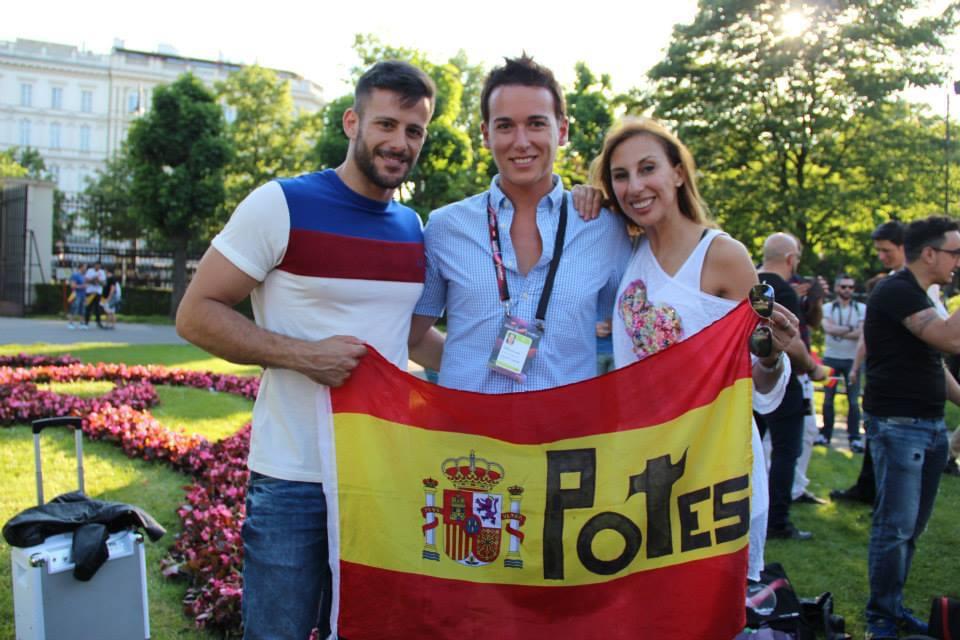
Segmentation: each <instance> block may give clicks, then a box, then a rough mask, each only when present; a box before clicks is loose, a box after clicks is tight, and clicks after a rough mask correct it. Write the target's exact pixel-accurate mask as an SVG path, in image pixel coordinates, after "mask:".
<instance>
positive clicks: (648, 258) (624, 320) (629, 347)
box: [613, 229, 737, 368]
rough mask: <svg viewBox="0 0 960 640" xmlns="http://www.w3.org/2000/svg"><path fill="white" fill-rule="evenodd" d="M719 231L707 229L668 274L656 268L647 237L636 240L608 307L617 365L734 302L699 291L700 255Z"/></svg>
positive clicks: (695, 327) (690, 331)
mask: <svg viewBox="0 0 960 640" xmlns="http://www.w3.org/2000/svg"><path fill="white" fill-rule="evenodd" d="M721 234H723V232H722V231H720V230H719V229H708V230H707V231H706V233H705V234H704V236H703V237H702V238H701V239H700V242H699V243H697V246H696V247H695V248H694V250H693V252H692V253H691V254H690V255H689V256H688V257H687V259H686V261H685V262H684V263H683V266H681V267H680V270H679V271H677V273H676V274H675V275H673V276H669V275H667V273H666V272H665V271H664V270H663V269H662V268H661V267H660V263H659V262H657V259H656V257H655V256H654V255H653V251H651V249H650V242H649V240H648V239H647V238H641V239H640V244H639V245H638V246H637V248H636V250H635V251H634V253H633V255H632V256H631V258H630V263H629V264H628V265H627V270H626V273H625V274H624V276H623V279H622V280H621V281H620V287H619V289H618V290H617V303H616V307H615V308H614V310H613V359H614V363H615V364H616V366H617V367H618V368H619V367H625V366H627V365H628V364H631V363H633V362H636V361H637V360H642V359H644V358H646V357H647V356H650V355H653V354H654V353H657V352H658V351H661V350H662V349H665V348H666V347H669V346H670V345H672V344H676V343H677V342H680V341H681V340H684V339H686V338H689V337H690V336H692V335H694V334H695V333H697V332H699V331H701V330H703V329H704V328H705V327H707V326H709V325H710V324H713V323H714V322H715V321H716V320H719V319H720V318H722V317H723V316H725V315H726V314H727V313H729V312H730V310H731V309H733V308H734V307H735V306H737V302H736V301H735V300H727V299H726V298H718V297H717V296H712V295H710V294H708V293H704V292H703V291H701V290H700V276H701V273H702V271H703V262H704V259H705V258H706V256H707V251H708V250H709V248H710V244H711V243H712V242H713V240H714V238H716V237H717V236H719V235H721ZM724 235H725V234H724Z"/></svg>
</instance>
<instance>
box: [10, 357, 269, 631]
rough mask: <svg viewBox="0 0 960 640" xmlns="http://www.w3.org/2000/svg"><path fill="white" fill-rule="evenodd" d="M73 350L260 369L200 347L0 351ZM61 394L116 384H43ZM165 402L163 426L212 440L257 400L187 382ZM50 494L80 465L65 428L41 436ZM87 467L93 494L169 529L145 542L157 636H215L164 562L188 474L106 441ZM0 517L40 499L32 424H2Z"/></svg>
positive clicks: (249, 371)
mask: <svg viewBox="0 0 960 640" xmlns="http://www.w3.org/2000/svg"><path fill="white" fill-rule="evenodd" d="M21 352H27V353H47V354H51V355H56V354H60V353H70V354H73V355H75V356H76V357H78V358H80V359H81V360H83V361H84V362H100V361H108V362H124V363H127V364H150V363H157V364H167V365H170V366H177V367H184V368H191V369H200V370H214V371H219V372H224V373H236V374H238V375H255V374H256V373H257V371H258V370H257V369H256V368H254V367H238V366H236V365H232V364H230V363H227V362H224V361H222V360H219V359H216V358H211V357H210V356H209V355H207V354H206V353H204V352H202V351H200V350H199V349H196V348H194V347H187V346H179V345H174V346H167V345H163V346H144V347H141V346H136V347H118V346H116V345H106V344H104V345H67V346H64V345H49V346H43V345H40V346H37V345H31V346H29V347H26V346H23V345H4V346H3V347H0V354H4V355H9V354H14V353H21ZM41 386H42V387H43V388H47V389H51V390H53V391H56V392H59V393H72V394H76V395H83V396H96V395H101V394H103V393H105V392H107V391H109V390H110V389H111V388H112V386H113V385H112V383H110V382H74V383H52V384H48V385H41ZM157 393H158V395H159V396H160V404H159V405H158V406H156V407H154V408H153V409H152V410H151V413H153V415H154V416H155V417H156V418H157V419H158V420H160V421H161V422H162V423H163V424H164V425H165V426H167V427H170V428H182V429H183V430H185V431H188V432H191V433H200V434H202V435H204V436H205V437H207V438H209V439H211V440H219V439H220V438H223V437H225V436H228V435H231V434H233V433H235V432H236V431H237V429H239V428H240V427H242V426H243V425H244V424H245V423H246V422H248V421H249V420H250V411H251V409H252V406H253V405H252V402H251V401H249V400H246V399H244V398H240V397H238V396H234V395H230V394H224V393H211V392H209V391H203V390H199V389H189V388H183V387H163V386H161V387H157ZM42 454H43V464H44V467H43V468H44V481H45V482H44V494H45V497H46V498H47V499H49V498H51V497H52V496H55V495H58V494H60V493H64V492H66V491H72V490H74V489H75V488H76V462H75V459H74V455H73V437H72V435H71V434H70V433H69V432H68V431H67V430H65V429H64V430H62V431H58V430H48V431H45V432H44V434H43V438H42ZM84 467H85V480H86V489H87V493H88V494H90V495H91V496H93V497H95V498H99V499H103V500H115V501H119V502H127V503H130V504H135V505H137V506H140V507H143V508H144V509H145V510H146V511H147V512H148V513H150V514H151V515H152V516H153V517H155V518H156V519H157V520H158V521H159V522H160V523H161V524H162V525H163V526H164V527H165V528H166V529H167V535H166V536H164V537H163V538H162V539H161V540H160V541H158V542H157V543H150V542H147V543H146V553H147V591H148V594H149V602H150V626H151V630H152V637H153V638H155V639H157V640H164V639H167V638H214V637H217V636H216V635H214V634H210V633H206V632H202V631H198V630H196V629H195V628H194V626H193V621H192V620H189V619H188V618H186V617H185V616H184V615H183V613H182V607H181V604H180V602H181V600H182V599H183V596H184V593H185V591H186V584H185V583H183V582H172V581H170V580H166V579H164V578H163V577H162V576H161V575H160V560H161V558H163V556H164V555H166V552H167V549H168V548H169V546H170V545H171V544H173V540H174V536H175V535H176V534H177V532H178V531H179V530H180V521H179V519H178V518H177V515H176V509H177V507H178V506H180V504H182V503H183V496H184V492H183V487H184V486H185V485H187V484H188V483H189V482H190V479H189V477H188V476H186V475H184V474H182V473H178V472H175V471H172V470H171V469H169V468H168V467H166V466H164V465H162V464H158V463H156V462H145V461H142V460H131V459H130V458H128V457H127V456H126V455H124V454H123V453H122V452H121V451H120V449H119V447H117V446H115V445H113V444H109V443H103V442H90V441H86V442H85V443H84ZM0 468H2V472H0V480H2V483H3V487H4V489H3V491H2V492H0V522H6V521H7V520H9V519H10V518H11V517H13V516H14V515H15V514H17V513H19V512H20V511H22V510H23V509H26V508H28V507H30V506H33V505H34V504H35V500H36V485H35V479H34V463H33V436H32V434H31V432H30V429H29V427H27V426H26V425H22V426H14V427H12V428H0ZM0 556H2V557H3V560H2V561H0V638H3V639H6V638H13V637H14V625H13V594H12V590H11V588H12V587H11V579H12V578H11V573H10V561H9V557H10V548H9V546H8V545H7V544H6V543H5V542H3V541H2V540H0Z"/></svg>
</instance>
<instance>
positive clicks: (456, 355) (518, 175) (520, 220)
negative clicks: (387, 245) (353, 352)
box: [411, 55, 630, 393]
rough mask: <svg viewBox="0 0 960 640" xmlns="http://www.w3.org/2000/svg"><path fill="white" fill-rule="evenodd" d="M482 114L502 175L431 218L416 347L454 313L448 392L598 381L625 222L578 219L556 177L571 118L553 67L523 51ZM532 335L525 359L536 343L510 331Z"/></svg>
mask: <svg viewBox="0 0 960 640" xmlns="http://www.w3.org/2000/svg"><path fill="white" fill-rule="evenodd" d="M481 115H482V116H483V122H482V124H481V130H482V133H483V141H484V145H485V146H486V147H487V148H488V149H490V151H491V153H492V155H493V159H494V162H495V163H496V165H497V169H498V171H499V174H498V175H497V176H496V177H495V178H494V179H493V180H492V182H491V184H490V189H489V190H488V191H485V192H483V193H480V194H477V195H475V196H472V197H469V198H466V199H464V200H461V201H460V202H456V203H453V204H451V205H447V206H446V207H442V208H440V209H437V210H436V211H434V212H432V213H431V215H430V219H429V221H428V223H427V226H426V229H425V231H424V243H425V247H426V258H427V277H426V283H425V287H424V291H423V295H422V297H421V298H420V301H419V303H418V304H417V306H416V309H415V311H414V313H415V315H414V319H413V328H412V330H411V342H413V343H416V342H417V341H418V340H419V337H420V335H422V333H423V332H425V331H426V330H427V329H429V327H431V326H432V325H433V324H434V322H435V321H436V320H437V318H439V317H440V316H441V315H443V313H444V310H446V313H447V339H446V344H445V346H444V351H443V360H442V364H441V368H440V378H439V383H440V384H441V385H442V386H446V387H452V388H456V389H464V390H469V391H479V392H483V393H509V392H517V391H531V390H536V389H545V388H549V387H555V386H558V385H563V384H569V383H572V382H577V381H579V380H584V379H586V378H589V377H592V376H594V375H596V371H597V368H596V332H595V326H596V319H597V317H598V311H599V316H600V317H609V316H610V315H611V314H612V310H613V304H614V299H615V296H616V290H617V285H618V283H619V281H620V276H621V274H622V272H623V269H624V267H625V265H626V262H627V259H628V258H629V254H630V244H629V240H628V237H627V234H626V231H625V229H624V222H623V220H622V218H621V217H619V216H617V215H616V214H613V213H611V212H609V211H606V210H604V211H602V212H601V215H600V217H599V218H598V219H596V220H592V221H584V220H582V219H581V218H580V215H579V214H578V213H577V211H576V210H575V209H574V208H573V202H572V199H571V198H570V196H569V194H568V193H567V192H566V191H565V190H564V188H563V183H562V181H561V180H560V177H559V176H557V175H556V174H554V173H553V163H554V161H555V159H556V155H557V149H558V148H559V147H560V146H561V145H563V144H566V142H567V132H568V122H567V117H566V106H565V104H564V98H563V92H562V90H561V89H560V86H559V84H558V83H557V81H556V80H555V78H554V77H553V74H552V72H551V71H550V70H549V69H546V68H544V67H542V66H540V65H538V64H537V63H536V62H534V61H533V60H532V59H531V58H529V57H527V56H526V55H524V56H523V57H521V58H517V59H507V60H506V62H505V64H504V65H503V66H501V67H497V68H495V69H493V70H492V71H491V72H490V74H489V76H487V79H486V81H485V83H484V87H483V92H482V93H481ZM564 200H566V201H567V203H566V205H565V206H564ZM563 209H567V213H566V215H565V216H564V215H563V214H562V210H563ZM562 217H563V218H565V225H561V224H560V220H561V218H562ZM561 226H563V227H564V228H563V229H560V227H561ZM561 247H562V251H561V252H560V256H557V250H558V248H561ZM555 258H559V261H558V260H556V259H555ZM551 268H554V269H555V278H554V279H553V281H552V286H550V285H549V281H550V280H551V278H550V277H549V276H550V272H551ZM538 311H539V312H540V315H539V316H538ZM538 317H539V318H540V319H541V320H542V323H538V322H537V318H538ZM538 326H539V327H538ZM518 327H523V328H518ZM528 328H529V329H528ZM528 331H529V332H530V333H527V335H533V334H534V333H535V334H538V335H540V338H539V342H536V341H535V342H534V343H533V348H531V349H529V353H526V352H525V351H516V349H517V345H518V344H524V345H525V344H528V341H517V340H514V339H511V335H510V334H511V332H517V333H519V334H523V333H525V332H528ZM508 350H509V351H510V352H509V353H508V352H507V351H508ZM501 362H502V363H504V364H503V365H502V366H500V365H499V363H501ZM521 362H522V364H521ZM491 363H497V364H498V366H496V367H492V366H490V364H491ZM521 367H522V372H521ZM504 372H506V374H505V373H504Z"/></svg>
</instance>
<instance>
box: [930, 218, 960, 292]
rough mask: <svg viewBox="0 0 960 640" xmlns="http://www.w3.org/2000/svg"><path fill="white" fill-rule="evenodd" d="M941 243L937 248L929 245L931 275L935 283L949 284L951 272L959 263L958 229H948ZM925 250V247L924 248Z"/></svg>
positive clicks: (959, 243)
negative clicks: (931, 253)
mask: <svg viewBox="0 0 960 640" xmlns="http://www.w3.org/2000/svg"><path fill="white" fill-rule="evenodd" d="M943 237H944V240H943V244H942V245H940V247H938V248H934V247H929V250H930V251H932V252H933V255H932V256H931V257H932V261H931V275H932V276H933V280H932V281H933V282H935V283H936V284H950V283H951V282H953V274H954V272H955V271H956V270H957V265H958V264H960V231H948V232H946V233H945V234H943ZM924 251H927V249H924Z"/></svg>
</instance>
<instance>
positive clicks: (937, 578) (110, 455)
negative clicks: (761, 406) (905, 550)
mask: <svg viewBox="0 0 960 640" xmlns="http://www.w3.org/2000/svg"><path fill="white" fill-rule="evenodd" d="M19 352H28V353H47V354H51V355H56V354H61V353H70V354H73V355H74V356H76V357H78V358H80V359H82V360H83V361H85V362H99V361H107V362H124V363H127V364H149V363H157V364H165V365H168V366H177V367H187V368H192V369H201V370H213V371H220V372H228V373H238V374H247V375H249V374H253V373H256V371H257V370H256V368H254V367H237V366H235V365H231V364H229V363H226V362H224V361H222V360H218V359H216V358H211V357H210V356H209V355H207V354H205V353H204V352H202V351H200V350H198V349H195V348H194V347H190V346H166V345H164V346H118V345H109V344H78V345H66V346H64V345H31V346H22V345H5V346H3V347H0V354H12V353H19ZM49 388H52V389H54V390H56V391H59V392H68V393H77V394H84V395H99V394H101V393H104V392H105V391H107V390H109V388H110V384H109V383H101V382H83V383H69V384H53V385H49ZM158 393H159V395H160V400H161V402H160V405H158V406H157V407H154V408H153V409H152V413H153V414H154V415H155V416H156V417H157V418H158V419H159V420H160V421H161V422H162V423H163V424H164V425H166V426H168V427H174V428H183V429H184V430H186V431H188V432H196V433H202V434H203V435H205V436H206V437H208V438H210V439H219V438H222V437H224V436H227V435H230V434H232V433H234V432H235V431H236V430H237V429H238V428H239V427H240V426H242V425H243V424H244V423H245V422H246V421H247V420H249V416H250V410H251V403H250V402H249V401H247V400H244V399H242V398H238V397H236V396H231V395H226V394H219V393H210V392H208V391H203V390H197V389H185V388H179V387H158ZM821 402H822V396H821V394H818V395H817V398H816V404H817V409H818V411H819V410H820V407H821ZM836 408H837V415H838V419H837V426H836V429H835V440H834V442H838V441H840V440H843V432H844V431H845V423H844V416H845V412H846V399H845V398H844V397H842V396H838V397H837V405H836ZM958 422H960V413H958V412H957V411H956V410H955V408H953V410H952V411H949V412H948V423H949V424H950V425H952V426H955V425H957V424H958ZM31 441H32V437H31V434H30V432H29V429H28V428H27V427H26V426H16V427H13V428H0V468H2V469H3V471H2V472H0V479H2V482H3V487H4V490H3V491H2V492H0V521H2V522H6V521H7V520H8V519H9V518H10V517H12V516H13V515H14V514H16V513H17V512H19V511H21V510H22V509H24V508H27V507H29V506H31V505H32V504H33V502H34V498H35V488H34V475H33V472H34V469H33V452H32V442H31ZM85 451H86V456H85V462H86V471H87V491H88V493H90V494H91V495H93V496H95V497H98V498H103V499H107V500H118V501H122V502H130V503H132V504H136V505H138V506H141V507H143V508H145V509H146V510H147V511H148V512H150V513H151V514H152V515H153V516H154V517H155V518H157V519H158V520H159V521H160V522H161V523H162V524H163V526H164V527H166V528H167V531H168V534H167V536H166V537H165V538H164V539H162V540H161V541H160V542H159V543H156V544H150V543H147V564H148V566H147V570H148V590H149V595H150V615H151V627H152V630H153V637H154V638H156V639H158V640H164V639H167V638H205V637H211V638H212V637H214V636H213V635H211V634H208V633H203V632H199V631H197V630H195V629H194V628H193V624H192V622H191V621H190V620H188V619H187V618H185V617H184V616H183V614H182V613H181V605H180V600H181V599H182V597H183V594H184V591H185V585H184V584H183V583H178V582H169V581H167V580H165V579H163V578H161V576H160V568H159V562H160V559H161V558H162V557H163V556H164V554H165V553H166V550H167V547H168V546H169V545H170V544H172V542H173V537H174V536H175V535H176V533H177V531H178V530H179V521H178V519H177V517H176V508H177V507H178V506H179V505H180V504H181V503H182V501H183V489H182V487H183V486H184V485H186V484H187V483H188V482H189V479H188V477H187V476H185V475H183V474H180V473H176V472H174V471H171V470H169V469H168V468H167V467H165V466H163V465H161V464H158V463H151V462H143V461H140V460H131V459H129V458H127V457H126V456H125V455H123V454H122V453H121V452H120V450H119V448H117V447H115V446H114V445H111V444H105V443H99V442H87V443H86V445H85ZM72 452H73V440H72V437H71V436H70V434H69V433H67V432H66V431H65V430H64V431H61V432H57V431H53V432H50V433H49V435H47V433H45V435H44V470H45V477H46V480H47V482H46V489H45V490H46V494H47V496H48V497H49V496H53V495H57V494H58V493H61V492H64V491H69V490H72V489H73V488H74V486H75V467H74V461H73V453H72ZM861 460H862V458H861V457H860V456H859V455H855V454H851V453H849V452H847V451H843V450H839V449H824V448H815V449H814V455H813V459H812V461H811V464H810V470H809V474H808V475H809V476H810V478H811V480H812V485H811V487H810V489H811V490H812V491H813V492H814V493H815V494H817V495H820V496H826V495H827V494H828V493H829V491H830V489H835V488H845V487H848V486H850V485H851V484H852V483H853V481H854V479H855V478H856V475H857V473H858V471H859V468H860V463H861ZM958 514H960V478H955V477H944V478H943V481H942V483H941V490H940V496H939V498H938V501H937V506H936V509H935V511H934V515H933V519H932V520H931V522H930V527H929V529H928V531H927V532H926V534H925V535H924V536H923V537H922V538H921V540H920V543H919V545H918V549H917V553H916V556H915V558H914V564H913V570H912V572H911V576H910V582H909V583H908V585H907V588H906V600H907V605H908V606H910V607H912V608H913V609H914V610H915V611H916V612H917V613H918V615H920V616H921V617H926V615H927V613H928V611H929V606H930V599H931V598H932V597H934V596H937V595H942V594H953V595H956V594H957V593H958V586H957V580H956V576H955V574H954V567H956V560H955V558H954V555H955V554H954V553H953V550H954V548H955V544H954V541H955V537H956V531H957V528H958V525H960V515H958ZM792 518H793V519H794V521H795V522H796V524H797V525H798V526H799V527H801V528H803V529H808V530H810V531H812V532H813V533H814V535H815V538H814V539H813V540H811V541H806V542H794V541H780V540H771V541H769V542H768V544H767V561H768V562H773V561H776V562H780V563H782V564H783V565H784V566H785V568H786V569H787V572H788V574H789V575H790V577H791V579H792V581H793V583H794V586H795V588H796V590H797V592H798V593H799V594H800V595H801V596H803V597H813V596H817V595H819V594H820V593H822V592H823V591H831V592H833V594H834V598H835V605H836V609H837V612H838V613H839V614H840V615H842V616H844V617H845V618H846V620H847V630H848V631H850V632H851V633H852V634H853V636H854V638H859V637H862V635H863V631H864V625H863V620H862V610H863V606H864V604H865V602H866V598H867V568H866V557H867V539H868V535H869V529H870V509H869V507H866V506H849V505H841V504H834V503H831V504H827V505H823V506H810V505H796V506H794V508H793V509H792ZM0 555H2V556H3V557H5V558H8V557H9V548H8V547H7V546H6V545H5V544H4V543H2V541H0ZM13 637H14V633H13V602H12V592H11V578H10V565H9V560H4V561H3V562H0V638H13Z"/></svg>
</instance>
